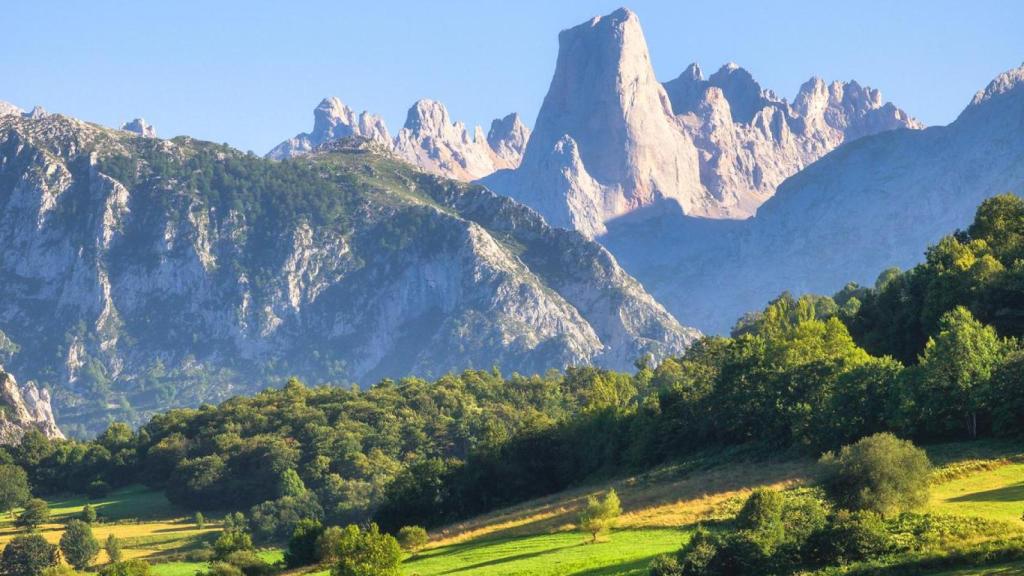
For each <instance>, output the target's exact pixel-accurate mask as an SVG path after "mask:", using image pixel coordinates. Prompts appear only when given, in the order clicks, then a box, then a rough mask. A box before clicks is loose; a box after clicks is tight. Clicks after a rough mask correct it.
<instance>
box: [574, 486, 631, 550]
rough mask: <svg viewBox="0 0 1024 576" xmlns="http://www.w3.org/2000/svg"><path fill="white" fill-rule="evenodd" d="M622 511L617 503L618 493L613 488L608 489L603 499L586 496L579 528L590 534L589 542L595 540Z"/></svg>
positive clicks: (611, 525) (607, 529) (613, 522)
mask: <svg viewBox="0 0 1024 576" xmlns="http://www.w3.org/2000/svg"><path fill="white" fill-rule="evenodd" d="M621 513H622V508H621V506H620V504H619V495H618V494H616V493H615V490H614V489H612V490H609V491H608V494H607V495H606V496H605V497H604V499H603V500H602V499H599V498H598V497H597V496H590V497H588V498H587V504H586V506H584V507H583V510H582V511H581V512H580V522H579V525H580V529H582V530H583V531H584V532H587V533H589V534H590V535H591V542H597V537H598V536H599V535H601V534H605V533H607V532H608V531H610V530H611V529H612V528H613V527H614V526H615V522H616V520H617V519H618V517H619V514H621Z"/></svg>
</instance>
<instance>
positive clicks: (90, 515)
mask: <svg viewBox="0 0 1024 576" xmlns="http://www.w3.org/2000/svg"><path fill="white" fill-rule="evenodd" d="M78 519H79V520H81V521H82V522H85V523H86V524H92V523H93V522H95V521H96V509H95V508H93V507H92V506H90V505H89V504H88V503H86V505H85V506H83V507H82V513H81V514H79V515H78Z"/></svg>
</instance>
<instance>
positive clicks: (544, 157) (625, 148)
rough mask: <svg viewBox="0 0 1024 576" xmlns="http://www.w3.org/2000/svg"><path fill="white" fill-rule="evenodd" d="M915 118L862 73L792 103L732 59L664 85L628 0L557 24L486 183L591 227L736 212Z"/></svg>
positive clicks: (748, 211) (559, 222)
mask: <svg viewBox="0 0 1024 576" xmlns="http://www.w3.org/2000/svg"><path fill="white" fill-rule="evenodd" d="M919 127H920V124H919V123H917V122H916V121H915V120H913V119H912V118H910V117H909V116H907V115H906V114H905V113H904V112H902V111H901V110H899V109H898V108H896V107H895V106H893V105H892V104H886V103H884V102H883V101H882V99H881V96H880V94H879V93H878V92H877V91H876V90H872V89H870V88H863V87H861V86H860V85H858V84H857V83H855V82H850V83H846V84H843V83H833V84H831V85H828V86H826V85H825V84H824V83H823V82H821V81H820V80H812V81H811V82H809V83H808V84H807V85H805V86H804V88H802V89H801V92H800V94H799V95H798V97H797V99H796V101H795V103H794V104H793V105H790V104H788V103H787V102H786V101H785V100H783V99H781V98H779V97H778V96H776V95H775V94H774V93H773V92H771V91H770V90H764V89H762V88H761V86H760V85H759V84H758V83H757V81H756V80H754V78H753V76H752V75H751V74H750V73H749V72H747V71H746V70H744V69H743V68H741V67H739V66H737V65H736V64H727V65H725V66H723V67H722V68H721V69H720V70H718V71H717V72H715V73H714V74H712V75H711V77H710V78H707V79H705V78H704V75H703V73H702V72H701V70H700V67H699V66H697V65H696V64H692V65H690V66H689V67H688V68H687V69H686V70H685V71H684V72H683V73H682V74H681V75H680V76H679V77H678V78H676V79H674V80H672V81H669V82H666V83H665V84H664V85H663V86H662V85H661V84H659V83H658V82H657V80H655V78H654V73H653V71H652V69H651V64H650V56H649V55H648V52H647V46H646V43H645V41H644V38H643V32H642V31H641V29H640V23H639V19H638V18H637V17H636V15H635V14H633V13H632V12H629V11H628V10H625V9H621V10H618V11H616V12H613V13H612V14H609V15H608V16H605V17H601V18H595V19H593V20H591V21H590V22H587V23H585V24H582V25H580V26H577V27H575V28H572V29H570V30H566V31H563V32H562V34H561V35H560V36H559V53H558V63H557V64H556V67H555V75H554V78H553V79H552V81H551V86H550V88H549V90H548V94H547V96H546V97H545V100H544V105H543V107H542V109H541V112H540V115H539V116H538V117H537V123H536V125H535V126H534V134H533V136H532V137H531V141H530V143H529V145H528V146H527V151H526V154H525V156H524V159H523V162H522V164H521V166H520V167H519V168H518V169H517V170H514V171H506V172H499V173H496V174H494V175H492V176H489V177H487V178H485V179H484V180H483V182H484V183H485V184H486V185H487V186H489V187H491V188H493V189H494V190H496V191H499V192H501V193H503V194H507V195H509V196H512V197H514V198H517V199H519V200H521V201H523V202H525V203H526V204H528V205H530V206H532V207H534V208H536V209H537V210H538V211H540V212H541V213H542V214H543V215H544V216H545V218H547V219H548V220H549V221H550V222H551V223H552V224H554V225H556V226H563V227H569V228H574V229H576V230H579V231H580V232H582V233H584V234H586V235H588V236H599V235H601V234H603V233H604V232H605V230H606V224H607V222H609V221H610V220H613V219H615V218H618V217H621V216H623V215H626V214H634V213H635V214H646V215H657V214H660V213H662V212H664V210H660V209H654V208H653V207H656V206H668V207H670V208H671V207H672V204H677V205H678V206H679V207H681V208H682V211H683V212H685V213H686V214H688V215H691V216H698V217H710V218H735V219H742V218H747V217H749V216H751V215H752V214H754V213H755V212H756V211H757V208H758V207H759V206H760V205H761V203H763V202H764V201H765V200H767V199H768V198H770V197H771V196H772V194H774V193H775V189H776V187H777V186H778V185H779V184H780V183H781V182H782V181H783V180H784V179H785V178H787V177H789V176H791V175H793V174H795V173H796V172H798V171H799V170H801V169H802V168H803V167H804V166H807V165H808V164H810V163H812V162H814V161H815V160H817V159H818V158H820V157H821V156H823V155H824V154H826V153H828V152H829V151H830V150H832V149H834V148H835V147H836V146H838V145H839V144H841V143H843V142H845V141H850V140H852V139H855V138H859V137H861V136H865V135H869V134H874V133H877V132H881V131H884V130H892V129H895V128H919ZM571 152H574V153H575V154H576V155H578V156H579V161H578V162H577V161H575V160H574V159H573V154H572V153H571ZM665 200H669V201H671V202H669V203H665V202H663V201H665ZM672 211H675V212H678V208H676V209H675V210H670V212H672Z"/></svg>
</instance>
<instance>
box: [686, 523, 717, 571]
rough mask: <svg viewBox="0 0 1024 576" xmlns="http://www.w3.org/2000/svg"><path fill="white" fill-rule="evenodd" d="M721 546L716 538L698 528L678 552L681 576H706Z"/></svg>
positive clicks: (705, 530) (703, 529) (700, 527)
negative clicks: (704, 575)
mask: <svg viewBox="0 0 1024 576" xmlns="http://www.w3.org/2000/svg"><path fill="white" fill-rule="evenodd" d="M721 545H722V543H721V539H720V538H719V537H718V536H716V535H714V534H712V533H711V532H709V531H708V530H707V529H706V528H704V527H703V526H699V527H698V528H697V531H696V532H694V534H693V537H691V538H690V541H689V542H687V543H686V546H684V547H683V549H682V550H680V551H679V573H680V574H681V575H682V576H699V575H701V574H706V573H707V570H708V567H709V566H710V565H711V562H712V560H714V558H715V556H716V555H717V554H718V550H719V548H720V547H721Z"/></svg>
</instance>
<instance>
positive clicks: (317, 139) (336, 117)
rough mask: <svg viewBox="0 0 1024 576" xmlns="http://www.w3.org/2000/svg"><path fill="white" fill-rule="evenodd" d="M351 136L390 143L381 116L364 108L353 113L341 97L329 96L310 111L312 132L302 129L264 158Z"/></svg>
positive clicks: (308, 149)
mask: <svg viewBox="0 0 1024 576" xmlns="http://www.w3.org/2000/svg"><path fill="white" fill-rule="evenodd" d="M351 136H359V137H362V138H365V139H367V140H372V141H374V142H377V143H380V144H383V145H385V146H390V144H391V137H390V136H389V135H388V128H387V126H386V125H385V124H384V119H383V118H381V117H380V116H377V115H375V114H371V113H369V112H366V111H365V110H364V111H363V112H361V113H360V114H358V115H357V114H356V113H355V111H353V110H352V109H351V108H349V107H348V106H346V105H345V104H344V103H342V101H341V100H339V99H338V98H336V97H334V96H332V97H330V98H324V99H323V100H322V101H321V102H320V104H319V105H318V106H317V107H316V109H314V110H313V131H312V132H303V133H302V134H299V135H298V136H295V137H294V138H289V139H288V140H285V141H284V142H282V143H280V144H278V145H277V146H275V147H274V149H273V150H271V151H270V152H269V153H267V157H268V158H273V159H274V160H283V159H285V158H293V157H295V156H301V155H303V154H308V153H310V152H312V151H313V150H314V149H316V148H317V147H318V146H321V145H323V144H325V143H327V142H330V141H332V140H340V139H343V138H348V137H351Z"/></svg>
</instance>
